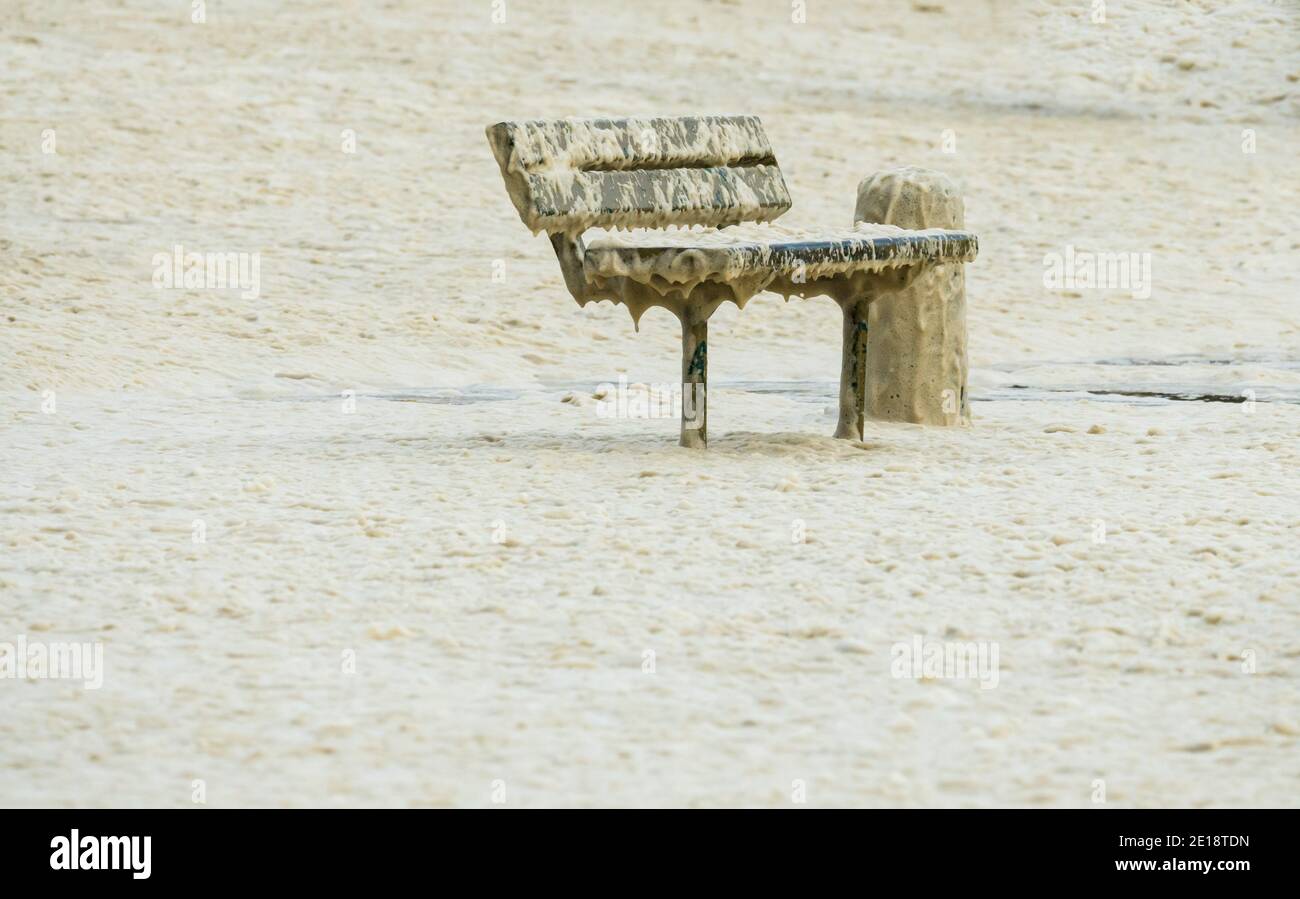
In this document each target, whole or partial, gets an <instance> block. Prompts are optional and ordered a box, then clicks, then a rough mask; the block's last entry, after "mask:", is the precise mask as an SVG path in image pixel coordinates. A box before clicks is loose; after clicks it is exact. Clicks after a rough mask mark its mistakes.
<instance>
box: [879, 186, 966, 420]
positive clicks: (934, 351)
mask: <svg viewBox="0 0 1300 899" xmlns="http://www.w3.org/2000/svg"><path fill="white" fill-rule="evenodd" d="M854 221H855V222H877V223H881V224H887V225H897V226H898V227H900V228H908V229H924V228H955V229H962V228H963V227H964V226H965V209H964V206H963V203H962V199H961V195H960V194H958V193H957V189H956V187H955V186H954V185H953V183H952V182H951V181H950V180H948V178H947V176H945V175H943V174H940V173H939V172H934V171H930V170H928V169H921V168H915V167H912V166H907V167H904V168H898V169H889V170H887V171H883V172H876V173H875V174H874V175H872V176H870V177H869V178H866V179H865V180H864V181H863V182H862V183H861V184H859V185H858V204H857V209H856V210H855V212H854ZM865 367H866V373H865V374H866V378H865V380H866V386H865V390H866V397H865V411H866V415H867V417H868V418H874V419H878V420H881V421H908V422H915V423H919V424H930V425H969V424H970V402H969V400H968V399H967V396H966V370H967V362H966V274H965V270H964V266H963V265H962V264H961V263H952V264H948V265H926V266H924V268H923V270H922V271H921V272H920V273H919V274H918V275H917V277H916V278H915V280H913V281H912V282H911V283H910V284H909V285H908V286H907V287H905V288H903V289H902V290H900V291H897V292H895V293H885V294H882V295H880V296H877V297H874V298H873V299H872V301H871V304H870V310H869V313H868V319H867V350H866V365H865Z"/></svg>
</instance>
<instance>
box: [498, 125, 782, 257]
mask: <svg viewBox="0 0 1300 899" xmlns="http://www.w3.org/2000/svg"><path fill="white" fill-rule="evenodd" d="M487 135H488V141H489V142H490V143H491V145H492V151H493V153H494V154H495V155H496V158H497V163H498V164H499V165H500V166H501V174H502V176H503V177H504V178H505V181H506V187H507V189H508V190H509V192H510V198H511V200H512V201H513V202H514V204H515V208H516V209H517V210H518V212H519V217H520V218H521V219H523V222H524V224H525V225H527V226H528V227H529V228H530V229H532V230H533V232H534V233H536V232H539V231H548V232H551V233H560V232H565V233H574V232H580V231H583V230H585V229H587V228H596V227H600V228H616V227H621V228H636V227H645V228H661V227H664V226H666V225H728V224H737V223H739V222H764V221H771V220H773V219H775V218H776V217H778V216H779V215H781V214H782V213H784V212H785V211H786V210H787V209H789V208H790V193H789V191H788V190H787V189H786V186H785V179H784V178H783V177H782V176H781V170H780V168H779V167H778V166H777V163H776V157H775V155H774V154H773V153H772V147H771V145H770V144H769V143H768V141H767V135H766V134H765V133H764V131H763V124H762V122H760V121H759V120H758V118H757V117H756V116H690V117H682V118H642V119H562V120H558V121H532V122H502V123H500V124H497V125H492V126H491V127H489V128H488V129H487Z"/></svg>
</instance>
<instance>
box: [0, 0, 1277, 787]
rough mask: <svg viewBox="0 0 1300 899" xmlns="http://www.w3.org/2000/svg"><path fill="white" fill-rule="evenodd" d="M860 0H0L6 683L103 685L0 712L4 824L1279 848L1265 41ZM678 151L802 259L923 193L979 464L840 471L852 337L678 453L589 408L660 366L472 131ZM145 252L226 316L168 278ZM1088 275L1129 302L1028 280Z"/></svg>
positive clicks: (958, 453)
mask: <svg viewBox="0 0 1300 899" xmlns="http://www.w3.org/2000/svg"><path fill="white" fill-rule="evenodd" d="M840 6H843V4H833V5H832V4H822V3H814V2H810V3H809V4H808V21H807V22H806V24H794V23H792V22H791V21H790V9H789V4H781V3H777V4H771V3H759V2H755V3H725V2H720V3H703V4H701V3H695V2H684V0H683V2H670V3H665V4H656V5H654V6H653V7H650V6H640V7H636V6H631V7H629V6H626V5H624V4H613V3H610V4H595V5H594V6H593V4H569V3H553V4H545V3H538V4H533V3H530V4H523V3H511V4H508V5H507V16H506V21H505V22H504V23H500V24H493V23H492V21H491V8H490V6H489V5H487V4H485V5H483V7H482V9H477V8H475V9H469V8H467V7H466V6H465V5H464V4H450V3H447V4H443V3H434V4H432V5H430V4H429V3H424V4H415V3H393V4H389V5H387V6H386V7H384V8H382V9H374V10H372V9H367V10H366V11H365V12H361V11H360V10H359V9H357V8H353V7H352V6H350V5H347V6H343V7H337V6H327V5H325V4H319V3H302V2H291V3H271V2H264V3H263V2H248V3H238V2H223V3H220V4H216V3H209V4H208V9H207V21H206V23H203V24H195V23H192V22H190V20H189V14H190V10H189V8H188V4H182V5H178V6H176V8H175V9H168V8H163V7H157V6H155V5H153V4H148V3H143V2H133V3H127V4H124V5H107V4H104V5H98V4H89V5H87V4H72V3H59V2H42V3H35V2H30V3H17V4H9V5H7V6H6V8H5V10H4V11H3V12H0V24H3V28H0V45H2V46H3V47H4V58H5V60H6V65H5V67H4V70H3V73H2V74H0V153H2V154H3V156H2V158H3V165H2V166H0V210H2V211H3V226H4V227H3V229H0V304H2V306H3V308H2V309H0V358H2V359H3V360H4V364H3V366H0V403H3V405H2V406H0V470H3V471H4V472H5V476H4V477H3V479H0V546H2V547H3V550H4V551H3V553H0V642H3V641H6V640H13V639H15V638H16V637H17V636H18V635H24V636H25V637H26V639H28V640H44V641H59V640H74V639H78V640H99V641H102V643H103V646H104V658H105V666H106V668H105V673H104V684H103V687H102V688H101V689H99V690H84V689H83V688H82V687H81V685H80V684H78V683H73V682H68V681H57V680H36V681H29V682H23V681H19V680H12V679H0V707H3V710H4V718H5V721H6V725H7V726H6V730H7V731H8V732H10V733H13V734H20V735H22V739H10V740H5V741H4V742H3V745H0V802H3V803H5V804H12V805H46V804H53V805H145V804H148V805H155V804H157V805H188V804H190V803H191V801H192V793H193V781H194V780H196V779H201V780H203V781H204V782H205V784H206V790H207V801H208V803H209V804H212V805H251V804H285V805H319V804H458V805H477V804H490V803H491V802H492V800H493V798H494V782H496V781H502V782H504V786H505V800H506V802H507V804H512V805H514V804H523V805H541V804H561V805H600V804H618V805H625V804H626V805H631V804H669V805H718V804H746V805H749V804H754V805H768V804H771V805H781V804H788V803H790V801H791V795H792V783H793V782H794V781H802V782H803V783H804V784H805V786H806V795H807V801H808V803H809V804H814V805H855V804H878V805H949V804H971V805H989V804H1024V805H1088V804H1092V803H1093V801H1094V797H1095V796H1096V790H1097V787H1096V782H1097V781H1098V780H1101V781H1104V782H1105V799H1106V802H1107V803H1109V804H1112V805H1253V804H1285V805H1295V804H1298V803H1300V711H1298V710H1300V681H1297V677H1300V565H1298V564H1297V561H1296V559H1297V554H1296V546H1297V544H1298V542H1300V541H1298V538H1300V486H1297V478H1296V472H1297V471H1298V470H1300V464H1298V463H1300V460H1298V459H1297V456H1298V455H1300V450H1297V448H1296V447H1297V440H1296V438H1297V436H1298V435H1300V405H1297V404H1296V403H1295V402H1294V401H1295V400H1297V399H1300V368H1298V367H1297V363H1300V300H1298V299H1297V297H1298V296H1300V265H1298V264H1297V263H1298V261H1300V238H1297V236H1296V235H1297V234H1300V212H1298V209H1300V207H1298V206H1297V202H1298V200H1300V182H1297V180H1296V178H1295V176H1294V147H1295V146H1297V145H1300V122H1298V121H1297V114H1298V112H1300V85H1298V84H1297V79H1300V58H1297V51H1296V48H1297V47H1298V46H1300V40H1298V39H1297V38H1298V36H1300V29H1298V26H1297V13H1296V12H1295V10H1294V9H1291V8H1288V7H1286V6H1283V5H1276V4H1267V3H1262V2H1259V3H1255V2H1243V3H1238V4H1235V5H1234V6H1232V7H1231V8H1226V9H1219V8H1218V4H1213V3H1208V2H1206V3H1181V4H1164V3H1153V2H1147V3H1125V4H1117V3H1110V4H1107V7H1108V17H1107V18H1108V21H1107V22H1105V23H1104V24H1098V23H1093V22H1091V21H1090V20H1089V9H1088V5H1087V4H1070V3H1025V4H1015V3H996V4H992V3H989V4H982V3H969V4H968V3H961V4H958V3H952V2H950V3H926V4H913V5H912V7H911V8H908V7H905V6H901V5H899V4H893V3H889V4H886V3H878V4H873V3H866V4H856V5H854V8H853V9H851V10H845V9H840V8H839V7H840ZM597 7H598V8H597ZM593 47H599V48H601V52H592V48H593ZM613 61H617V64H614V62H613ZM700 112H752V113H756V114H758V115H760V116H761V117H762V118H763V120H764V123H765V125H766V127H767V131H768V134H769V136H770V138H771V141H772V144H773V146H774V148H775V150H776V153H777V157H778V159H779V160H780V162H781V165H782V169H783V171H784V172H785V175H786V179H787V182H788V184H789V186H790V189H791V193H792V194H793V196H794V199H795V206H794V209H793V210H792V211H791V212H790V213H789V214H788V215H787V216H786V217H784V218H783V219H782V222H783V223H785V224H788V225H791V226H794V227H823V226H830V225H835V226H847V225H849V224H851V217H852V209H853V192H854V187H855V185H856V184H857V182H858V180H859V179H861V178H862V177H863V176H865V175H866V174H868V173H869V172H871V171H874V170H876V169H880V168H884V167H889V166H894V165H902V164H916V165H924V166H929V167H933V168H937V169H941V170H943V171H945V172H947V173H948V174H949V175H951V176H952V177H953V178H954V179H955V180H956V181H957V182H958V183H959V184H960V186H961V188H962V190H963V191H964V193H965V195H966V198H967V214H966V222H967V228H968V229H969V230H971V231H974V232H975V233H977V234H978V235H979V237H980V247H981V255H980V259H979V260H978V261H977V262H975V263H973V264H972V265H970V266H969V267H968V278H967V284H968V297H969V328H970V343H971V358H972V365H973V370H972V375H971V388H972V393H973V395H974V397H975V399H976V402H975V404H974V409H973V412H974V418H975V423H974V427H973V428H971V429H970V430H941V429H937V430H936V429H924V428H919V427H913V426H904V425H884V424H872V423H869V424H868V426H867V434H866V439H865V441H864V442H863V443H861V444H855V443H851V442H844V441H835V440H832V439H830V438H829V436H828V435H829V434H830V433H831V432H832V431H833V430H834V416H833V415H832V414H831V413H830V411H829V409H828V407H829V406H831V405H832V404H833V398H832V397H833V392H834V383H833V382H834V379H835V378H836V377H837V374H838V366H839V347H838V341H839V327H840V323H839V311H838V310H837V309H836V308H835V306H834V305H833V304H832V303H830V302H829V301H826V300H811V301H806V302H804V301H799V300H794V301H791V302H790V303H789V304H786V303H784V302H783V301H782V300H780V299H779V298H777V297H772V296H760V297H758V298H756V299H754V300H753V301H751V303H750V304H749V306H747V307H746V309H745V310H744V311H743V312H737V310H736V309H734V307H732V306H730V305H727V306H724V307H723V308H722V309H721V310H719V312H718V313H717V314H716V315H715V316H714V318H713V320H712V322H711V329H710V338H711V339H710V344H711V346H710V356H711V366H710V376H711V379H712V381H711V391H710V393H711V395H710V408H709V426H710V440H711V443H710V448H709V450H708V451H707V452H706V453H692V452H689V451H686V450H682V449H680V448H678V447H677V446H676V445H675V440H676V424H675V422H673V421H671V420H657V421H635V420H623V419H610V418H607V417H602V416H601V415H600V414H598V410H599V409H601V408H602V407H601V406H600V400H599V399H598V398H597V397H596V396H593V394H595V393H599V391H598V390H597V389H595V388H596V385H597V384H599V383H601V382H616V381H617V380H618V378H619V376H620V374H624V375H626V376H627V377H628V378H629V379H630V380H631V381H634V382H636V381H645V382H655V383H665V382H671V381H673V380H675V378H676V377H677V375H678V366H679V358H678V346H679V337H678V331H677V325H676V322H675V321H674V320H673V319H672V318H671V317H670V316H669V315H668V314H667V313H664V312H663V311H662V310H652V311H650V312H649V313H647V314H646V316H645V318H644V320H643V322H642V325H641V331H640V333H639V334H638V333H634V332H633V330H632V328H631V324H630V321H629V318H628V316H627V313H626V311H625V310H623V309H620V308H616V307H612V306H610V305H608V304H602V305H600V306H589V307H587V308H586V309H579V308H578V307H577V306H576V305H575V304H574V303H573V302H572V300H571V299H570V298H569V297H568V295H567V293H566V292H565V291H564V287H563V284H562V281H561V278H560V273H559V269H558V266H557V265H556V263H555V259H554V256H553V254H552V252H551V250H550V247H549V245H548V243H547V242H546V240H545V239H543V238H540V237H538V238H533V237H531V236H530V235H529V234H528V232H527V230H526V229H525V228H524V227H523V225H522V224H520V222H519V221H518V218H517V217H516V216H515V213H514V210H513V208H512V207H511V206H510V203H509V200H508V198H507V196H506V193H505V190H504V188H503V186H502V184H501V180H500V176H499V173H498V172H497V170H496V166H495V163H494V162H493V160H492V157H491V153H490V151H489V149H488V146H487V142H486V140H485V139H484V136H483V127H484V126H485V125H487V124H489V123H491V122H495V121H498V120H502V119H509V118H522V117H559V116H564V115H619V114H632V113H662V114H688V113H700ZM49 130H53V131H54V135H55V140H56V149H57V152H54V153H44V152H42V144H43V142H44V141H46V138H45V134H44V133H45V132H47V131H49ZM345 130H346V131H348V132H350V133H351V134H352V135H354V136H355V146H356V152H355V153H348V152H343V144H344V141H345V139H346V138H345V135H344V134H343V132H344V131H345ZM1247 131H1249V132H1250V135H1251V139H1252V140H1253V141H1254V147H1255V152H1254V153H1244V152H1243V141H1244V140H1246V136H1245V134H1244V132H1247ZM945 148H952V149H954V150H955V152H945ZM177 244H180V245H183V246H184V247H185V249H186V250H192V251H199V252H249V253H252V252H256V253H259V254H260V276H261V278H260V291H259V295H258V296H257V297H248V298H245V297H242V296H241V295H240V291H238V290H206V289H204V290H200V289H192V290H165V289H157V288H155V287H154V286H153V265H152V259H153V257H154V255H155V254H158V253H170V252H171V250H172V248H173V247H174V246H175V245H177ZM1067 245H1070V246H1074V247H1076V248H1078V249H1081V250H1094V251H1112V252H1133V253H1143V252H1149V253H1151V254H1152V266H1153V268H1152V290H1151V294H1150V297H1149V298H1146V299H1136V298H1134V297H1132V296H1131V295H1130V291H1128V290H1087V289H1080V290H1062V291H1052V290H1047V289H1045V288H1044V286H1043V256H1044V254H1045V253H1049V252H1064V251H1065V247H1066V246H1067ZM1099 361H1100V362H1106V363H1108V364H1105V365H1099V364H1096V363H1097V362H1099ZM1134 362H1136V363H1142V364H1127V363H1134ZM1151 362H1158V363H1167V362H1175V363H1177V364H1158V365H1152V364H1149V363H1151ZM1116 363H1125V364H1116ZM774 382H775V383H774ZM1089 390H1097V391H1102V392H1098V393H1088V391H1089ZM1244 390H1251V391H1254V394H1253V395H1254V396H1256V397H1257V398H1258V399H1259V402H1254V403H1250V402H1218V401H1206V402H1181V401H1174V402H1170V401H1168V400H1167V399H1165V398H1164V397H1163V396H1161V394H1168V393H1172V394H1180V393H1182V394H1195V395H1205V396H1207V397H1218V398H1221V399H1244V398H1245V397H1243V396H1242V392H1243V391H1244ZM344 391H351V392H354V393H355V411H352V412H350V413H348V412H345V411H344V409H345V408H351V407H350V406H348V405H346V404H345V401H344V400H342V399H341V398H340V393H341V392H344ZM1148 394H1149V395H1148ZM51 403H52V404H53V411H52V413H49V414H47V413H46V412H44V411H43V409H42V407H43V405H44V407H45V408H46V409H50V408H51ZM196 522H200V523H201V531H202V533H203V535H204V541H203V542H201V543H196V542H195V541H194V538H193V535H194V533H195V523H196ZM1099 522H1100V523H1101V524H1102V526H1103V527H1104V534H1105V539H1104V542H1099V541H1098V540H1097V539H1096V538H1097V534H1098V523H1099ZM798 538H802V539H798ZM916 636H920V637H922V638H924V639H925V640H934V641H948V642H949V643H954V644H955V643H967V642H975V643H986V644H989V643H991V644H996V646H997V647H998V650H999V670H998V680H997V685H996V687H995V688H993V689H981V688H980V685H979V684H978V683H975V682H972V681H970V680H949V679H943V678H940V679H933V678H928V679H911V678H896V677H893V676H891V670H890V668H891V664H890V663H891V648H892V647H893V646H894V645H895V644H897V643H900V642H903V643H906V642H908V641H911V640H912V639H913V638H914V637H916ZM648 652H649V653H653V661H654V665H653V668H654V671H653V673H647V672H646V670H645V669H646V668H647V659H648V658H649V656H648V655H647V653H648ZM1247 660H1248V661H1247ZM353 666H354V668H355V671H354V673H346V672H345V669H346V670H347V671H352V670H353ZM495 796H496V798H501V796H500V791H499V789H497V790H496V793H495Z"/></svg>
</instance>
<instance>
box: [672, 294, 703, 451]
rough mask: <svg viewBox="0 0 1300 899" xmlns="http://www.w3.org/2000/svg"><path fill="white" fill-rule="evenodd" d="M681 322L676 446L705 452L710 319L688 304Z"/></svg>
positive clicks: (696, 307)
mask: <svg viewBox="0 0 1300 899" xmlns="http://www.w3.org/2000/svg"><path fill="white" fill-rule="evenodd" d="M679 317H680V318H681V321H682V436H681V440H680V441H679V443H681V445H682V446H689V447H693V448H697V449H704V448H705V447H706V446H707V445H708V442H709V432H708V405H707V403H708V399H707V392H708V382H709V317H708V315H707V314H705V313H704V312H703V310H702V309H700V307H699V306H695V305H692V304H690V303H687V304H686V305H685V307H684V308H683V309H682V311H681V314H680V316H679Z"/></svg>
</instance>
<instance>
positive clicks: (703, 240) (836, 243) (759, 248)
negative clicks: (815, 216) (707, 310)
mask: <svg viewBox="0 0 1300 899" xmlns="http://www.w3.org/2000/svg"><path fill="white" fill-rule="evenodd" d="M978 249H979V246H978V241H977V240H976V238H975V235H973V234H971V233H969V232H966V231H946V230H942V229H939V228H931V229H928V230H923V231H907V230H904V229H902V228H897V227H894V226H892V225H879V224H870V223H866V222H860V223H858V224H857V225H855V226H853V227H847V228H832V229H812V230H809V229H801V228H791V227H787V226H783V225H761V224H758V225H756V224H744V225H736V226H733V227H729V228H703V229H700V228H693V229H689V230H685V229H683V230H676V231H662V230H655V231H630V232H611V233H608V234H605V235H604V236H601V237H598V238H595V239H593V240H591V242H589V243H587V244H586V252H585V254H584V258H583V263H582V267H583V273H584V274H585V276H586V278H587V280H588V281H591V282H593V283H595V284H599V283H600V282H601V281H604V280H607V279H612V278H628V279H630V280H632V281H635V282H637V283H640V284H649V285H652V286H655V287H658V288H663V289H672V288H679V289H686V290H689V289H691V288H692V287H694V286H696V285H698V284H700V283H701V282H705V281H727V282H735V281H743V282H746V283H749V284H754V283H755V277H756V276H757V280H758V283H759V284H762V285H763V287H766V286H767V283H769V282H770V281H778V280H780V281H789V280H790V279H795V280H796V282H798V283H802V282H809V281H816V280H820V279H824V278H833V277H835V276H837V275H852V274H855V273H857V272H869V271H879V270H881V269H886V268H893V267H896V266H903V265H913V264H915V263H918V262H930V263H944V262H969V261H971V260H973V259H974V258H975V255H976V253H977V252H978ZM764 278H767V281H764V280H763V279H764ZM800 279H801V280H800ZM778 286H779V285H778ZM759 289H763V288H762V287H760V288H759Z"/></svg>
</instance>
